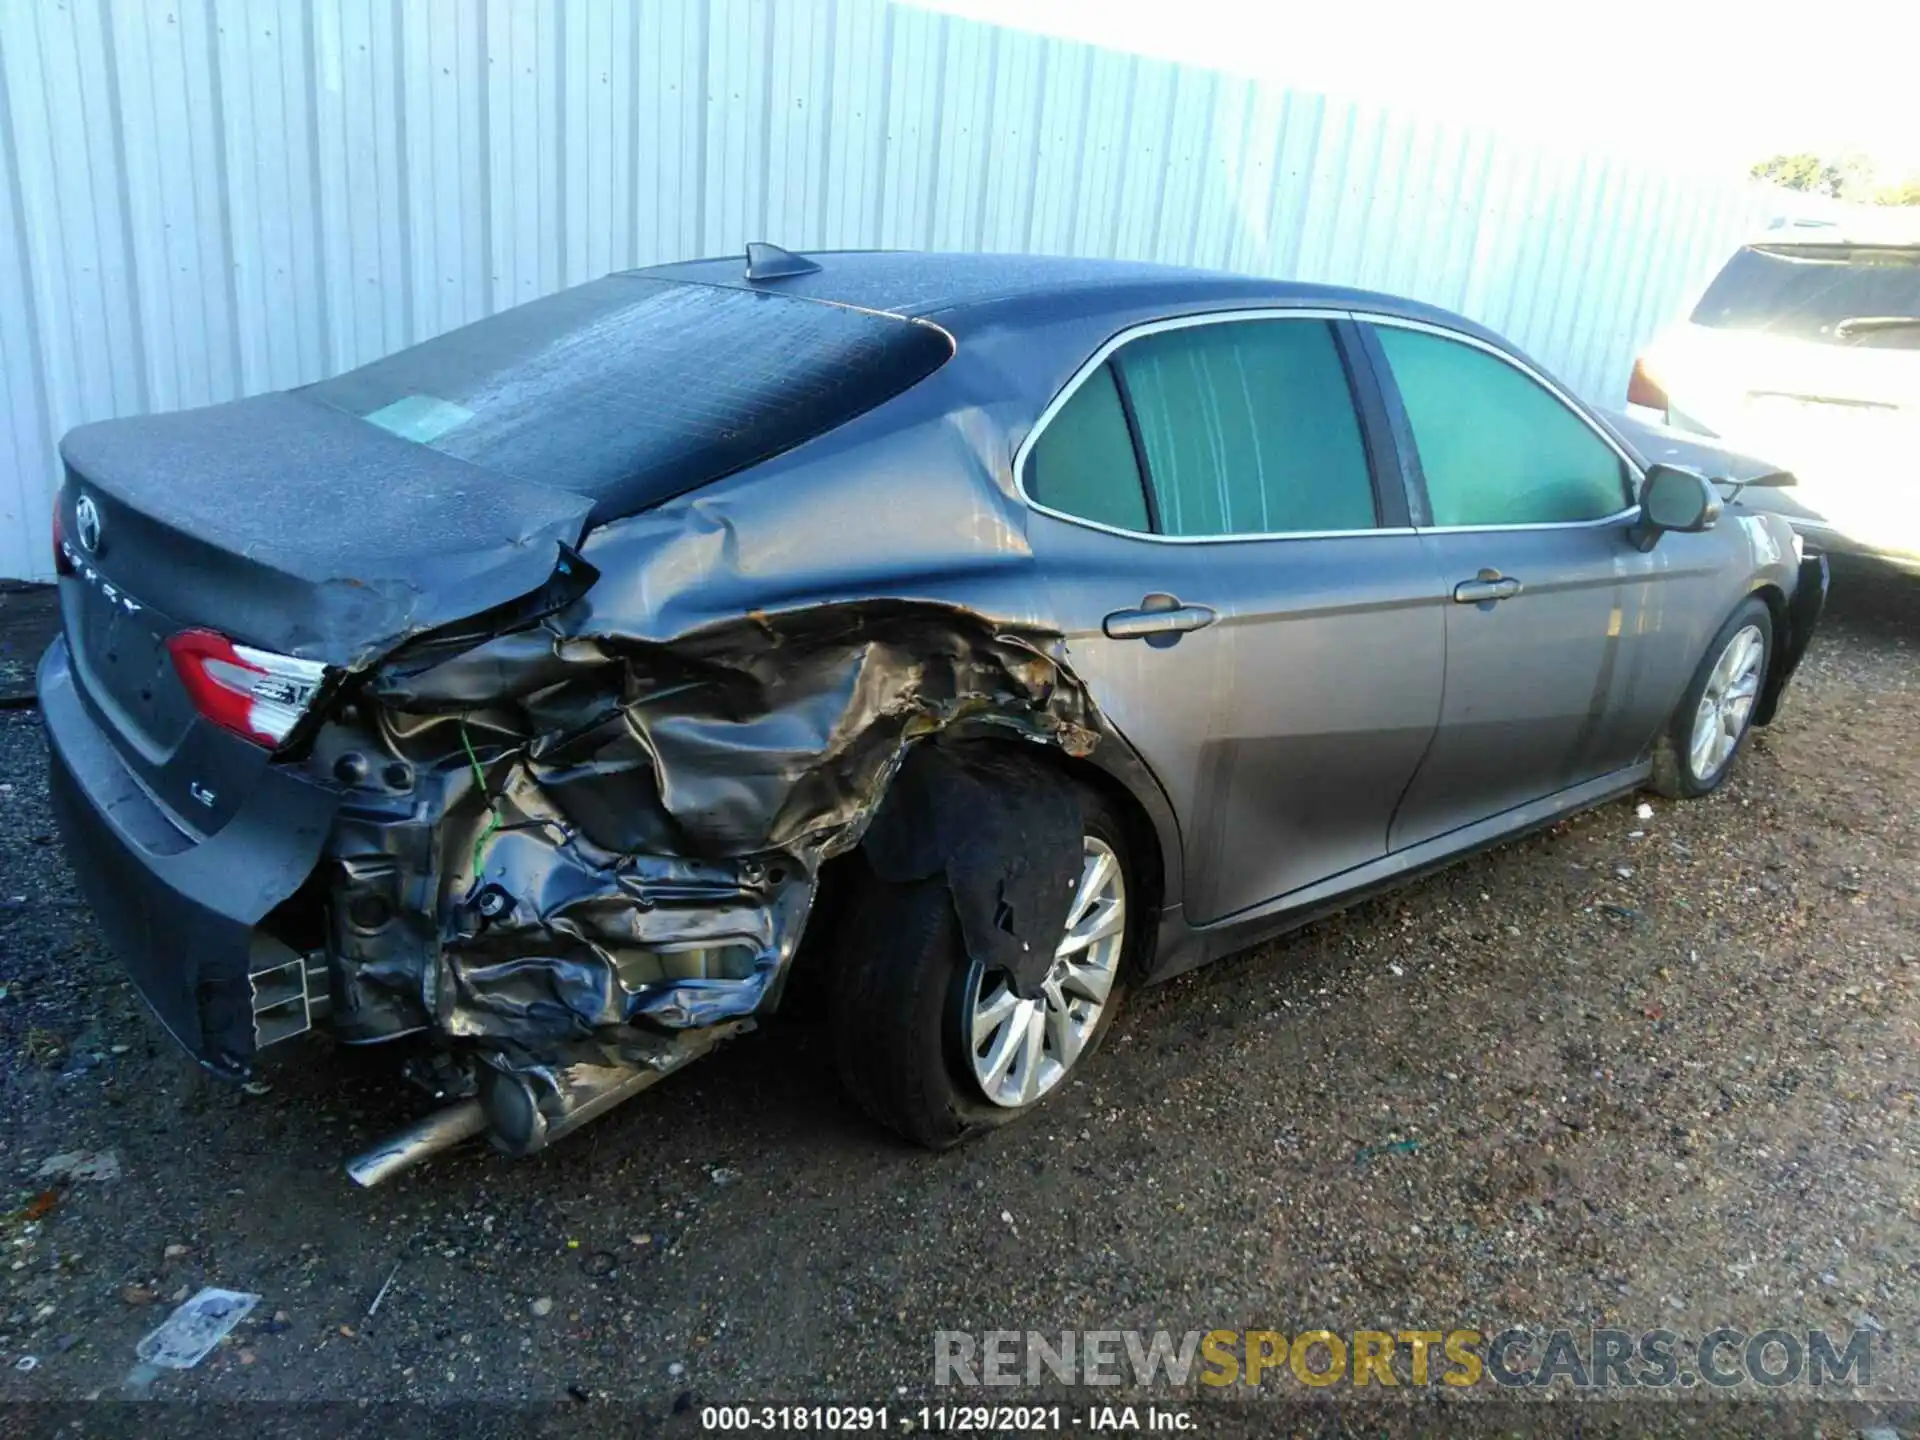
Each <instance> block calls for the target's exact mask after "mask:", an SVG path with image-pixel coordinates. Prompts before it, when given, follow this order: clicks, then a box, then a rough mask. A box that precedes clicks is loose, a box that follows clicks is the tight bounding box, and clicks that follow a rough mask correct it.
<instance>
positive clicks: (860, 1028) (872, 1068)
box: [833, 794, 1138, 1149]
mask: <svg viewBox="0 0 1920 1440" xmlns="http://www.w3.org/2000/svg"><path fill="white" fill-rule="evenodd" d="M1084 806H1085V817H1086V818H1085V824H1084V826H1083V831H1084V834H1083V837H1082V841H1081V852H1082V854H1081V872H1080V884H1079V886H1078V888H1077V889H1076V891H1075V893H1074V898H1073V902H1072V904H1071V906H1070V907H1069V909H1068V914H1067V923H1066V926H1065V928H1064V932H1063V934H1062V935H1061V937H1060V939H1059V941H1058V942H1057V944H1056V948H1055V951H1054V961H1053V966H1052V968H1051V969H1050V970H1049V972H1048V974H1047V976H1046V978H1045V979H1044V980H1043V981H1042V982H1041V985H1040V987H1039V993H1038V994H1036V995H1031V996H1026V997H1023V996H1021V995H1019V994H1017V993H1016V992H1015V991H1014V989H1013V987H1012V985H1011V984H1010V979H1011V977H1010V976H1008V975H1006V974H1005V973H1003V972H999V971H990V970H987V969H986V968H985V967H983V966H982V965H981V964H980V963H979V962H978V961H976V960H973V959H972V958H971V957H969V956H968V954H967V952H966V947H965V945H964V944H963V943H962V940H961V935H960V926H959V922H958V920H957V919H956V918H955V916H954V912H953V902H952V900H951V898H950V897H949V895H948V892H947V887H946V883H945V881H944V880H942V879H939V878H934V879H930V880H921V881H915V882H913V883H911V884H904V885H895V884H889V883H887V882H886V881H883V880H880V879H879V878H877V877H876V876H874V875H872V874H871V873H870V872H869V873H868V874H865V875H863V876H862V877H861V881H860V884H859V888H858V890H857V892H856V893H855V894H854V895H852V896H851V897H849V907H848V914H847V917H846V920H845V922H844V924H843V927H842V932H841V935H842V939H841V947H840V955H839V957H838V962H839V963H838V973H837V976H836V980H835V984H834V993H833V1029H834V1049H835V1054H836V1058H837V1060H838V1063H839V1070H840V1078H841V1081H842V1083H843V1084H844V1085H845V1086H846V1088H847V1091H848V1093H849V1094H850V1095H851V1096H852V1097H853V1099H854V1100H855V1101H856V1102H857V1103H858V1104H859V1105H860V1107H861V1108H862V1109H863V1110H865V1111H866V1112H867V1114H869V1115H870V1116H872V1117H873V1118H874V1119H875V1120H877V1121H879V1122H880V1123H881V1124H882V1125H884V1126H886V1127H887V1128H888V1129H890V1130H893V1131H894V1132H896V1133H897V1134H900V1135H902V1136H904V1137H906V1138H907V1139H909V1140H913V1141H915V1142H917V1143H918V1144H921V1145H926V1146H929V1147H931V1148H934V1149H944V1148H946V1147H947V1146H949V1145H953V1144H956V1143H957V1142H959V1141H961V1140H964V1139H965V1138H967V1137H968V1136H969V1135H971V1134H974V1133H976V1132H978V1131H981V1130H986V1129H991V1128H993V1127H994V1126H998V1125H1004V1124H1006V1123H1007V1122H1008V1121H1011V1120H1015V1119H1018V1118H1019V1117H1020V1116H1022V1115H1024V1114H1026V1113H1027V1112H1028V1111H1029V1110H1031V1109H1033V1108H1034V1107H1035V1106H1036V1105H1038V1104H1039V1103H1040V1102H1041V1101H1042V1100H1044V1099H1045V1098H1046V1097H1047V1096H1048V1095H1050V1094H1052V1093H1053V1092H1054V1091H1055V1090H1057V1089H1059V1088H1060V1087H1061V1086H1062V1085H1063V1084H1064V1083H1065V1081H1066V1079H1067V1077H1068V1076H1070V1075H1072V1074H1073V1073H1074V1072H1075V1071H1076V1070H1077V1068H1078V1067H1079V1066H1080V1065H1081V1064H1082V1063H1083V1062H1084V1061H1085V1060H1086V1058H1087V1056H1089V1055H1090V1054H1092V1053H1093V1051H1094V1050H1095V1049H1096V1048H1098V1046H1099V1044H1100V1041H1101V1040H1102V1039H1103V1038H1104V1037H1105V1035H1106V1032H1107V1029H1108V1027H1109V1026H1110V1025H1111V1024H1112V1023H1113V1017H1114V1014H1115V1013H1116V1012H1117V1011H1118V1010H1119V1008H1120V1004H1121V1002H1122V999H1123V998H1124V995H1125V992H1126V980H1127V974H1128V966H1129V963H1130V962H1131V960H1132V953H1131V951H1132V945H1131V940H1132V936H1133V934H1134V932H1135V930H1136V929H1137V926H1136V924H1135V921H1136V920H1137V918H1138V917H1137V916H1136V915H1135V914H1133V913H1131V912H1130V911H1129V909H1128V897H1129V895H1130V894H1132V893H1133V887H1132V886H1131V884H1130V882H1131V879H1132V871H1131V869H1130V868H1129V863H1128V857H1127V851H1126V841H1125V836H1124V834H1123V833H1122V831H1121V827H1120V825H1119V823H1118V822H1117V820H1116V818H1115V817H1114V816H1113V815H1112V813H1111V812H1110V811H1109V810H1108V808H1107V807H1106V806H1105V805H1104V804H1103V803H1102V802H1101V801H1100V800H1099V798H1098V797H1096V796H1093V795H1091V794H1089V795H1087V796H1086V797H1085V800H1084Z"/></svg>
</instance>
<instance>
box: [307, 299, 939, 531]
mask: <svg viewBox="0 0 1920 1440" xmlns="http://www.w3.org/2000/svg"><path fill="white" fill-rule="evenodd" d="M952 353H953V347H952V342H951V341H950V340H948V338H947V336H946V334H945V332H943V331H941V330H938V329H936V328H934V327H932V326H929V325H922V324H917V323H913V322H910V321H906V320H901V319H899V318H897V317H894V316H888V315H876V314H872V313H869V312H867V311H861V310H854V309H850V308H848V307H846V306H840V305H823V304H819V303H817V302H815V301H810V300H802V299H798V298H795V297H792V296H784V295H771V294H766V293H763V292H759V291H752V290H739V289H732V288H728V287H723V286H714V285H694V284H685V283H680V282H675V281H669V280H653V279H647V278H643V277H641V276H637V275H609V276H607V277H606V278H605V279H602V280H596V281H594V282H592V283H591V284H587V285H581V286H577V287H575V288H574V289H571V290H565V291H562V292H561V293H560V294H558V295H550V296H548V297H546V298H545V299H543V300H535V301H533V302H531V303H530V304H526V305H520V306H516V307H515V308H513V309H511V310H506V311H502V312H501V313H500V314H498V315H493V316H490V317H488V318H487V319H485V320H481V321H479V322H477V323H475V324H472V325H467V326H463V327H462V328H461V329H458V330H454V331H451V332H449V333H448V334H445V335H442V336H439V337H438V338H436V339H433V340H428V341H426V342H425V343H424V344H420V345H415V346H413V347H411V348H410V349H406V350H402V351H400V352H398V353H397V354H394V355H389V356H387V357H386V358H385V359H383V360H376V361H374V362H373V363H372V364H371V365H363V366H361V367H360V368H359V369H358V370H350V371H348V372H347V373H346V374H344V375H340V376H336V377H335V378H334V379H332V380H323V381H322V382H320V383H319V384H318V385H309V386H307V387H306V388H305V389H304V390H301V391H299V392H298V393H299V394H300V395H302V396H303V397H304V398H306V399H308V400H312V401H316V402H318V403H320V404H322V405H328V406H331V407H333V408H334V409H336V410H344V411H346V412H347V413H348V414H350V415H357V416H359V417H360V418H362V419H364V420H366V421H367V422H368V423H369V424H373V425H377V426H379V427H380V428H382V429H384V430H387V431H390V432H391V433H393V434H395V435H399V436H400V437H401V438H402V439H406V440H412V441H414V442H416V443H418V444H421V445H427V446H430V447H432V448H433V449H435V450H440V451H443V452H445V453H446V454H449V455H453V456H456V457H458V458H459V459H462V460H468V461H471V462H473V463H474V464H476V465H482V466H485V467H487V468H488V469H491V470H498V471H500V472H502V473H504V474H508V475H512V476H514V477H515V478H516V479H520V480H527V481H531V482H533V483H535V484H540V485H550V486H553V487H554V488H556V489H561V490H569V491H572V492H574V493H575V494H579V495H586V496H590V497H591V498H592V499H593V500H594V501H595V505H594V512H593V513H594V516H595V518H596V519H604V518H607V517H609V516H613V515H623V514H629V513H631V512H632V511H635V510H639V509H643V508H645V507H646V506H648V505H652V504H657V503H658V502H660V501H662V500H665V499H667V498H669V497H670V496H673V495H677V494H680V493H682V492H683V491H686V490H691V489H693V488H695V487H696V486H699V485H704V484H706V483H707V482H708V481H709V480H717V479H719V478H720V477H721V476H722V475H726V474H729V473H731V472H732V471H735V470H739V469H743V468H745V467H746V466H748V465H752V464H756V463H757V462H759V461H761V460H765V459H768V458H770V457H771V456H774V455H777V454H779V453H780V452H781V451H783V450H789V449H792V448H793V447H794V446H795V445H798V444H800V443H801V442H803V441H806V440H810V439H812V438H813V437H814V436H816V435H822V434H825V433H826V432H827V431H829V430H831V429H833V428H835V427H836V426H839V425H843V424H845V423H846V422H847V421H849V420H851V419H853V418H854V417H855V416H857V415H860V414H863V413H864V412H866V411H868V410H871V409H873V408H874V407H875V406H877V405H879V404H881V403H882V402H883V401H886V400H890V399H892V398H893V397H894V396H895V395H898V394H899V393H900V392H901V391H903V390H905V389H907V388H908V387H909V386H911V385H914V384H916V383H918V382H919V381H921V380H923V379H925V378H926V377H927V376H928V375H929V374H931V373H932V372H933V371H934V370H936V369H938V368H939V367H940V365H941V364H942V363H944V362H945V361H946V360H947V359H948V357H949V356H950V355H951V354H952Z"/></svg>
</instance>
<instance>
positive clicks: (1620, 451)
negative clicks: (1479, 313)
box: [1352, 310, 1646, 535]
mask: <svg viewBox="0 0 1920 1440" xmlns="http://www.w3.org/2000/svg"><path fill="white" fill-rule="evenodd" d="M1352 318H1353V319H1354V320H1355V321H1356V322H1357V323H1359V324H1361V325H1383V326H1391V327H1393V328H1395V329H1398V330H1418V331H1421V332H1423V333H1425V334H1428V335H1435V336H1438V337H1439V338H1440V339H1442V340H1451V341H1454V342H1455V343H1456V344H1461V345H1466V346H1469V347H1471V348H1472V349H1475V350H1479V351H1482V352H1483V353H1485V354H1488V355H1491V356H1493V358H1494V359H1496V360H1500V361H1503V362H1505V363H1506V364H1507V365H1509V366H1511V367H1512V368H1513V369H1515V370H1518V371H1519V372H1520V373H1521V374H1522V375H1525V376H1526V377H1527V378H1528V379H1529V380H1531V381H1533V382H1534V383H1535V384H1536V385H1538V386H1539V387H1540V388H1541V389H1543V390H1545V391H1546V392H1547V393H1548V394H1549V395H1551V396H1552V397H1553V398H1554V399H1555V400H1558V401H1559V402H1560V404H1561V405H1562V406H1563V407H1565V408H1566V409H1567V410H1568V411H1570V412H1571V413H1572V414H1573V415H1575V416H1576V417H1577V418H1578V419H1579V421H1580V423H1581V424H1583V425H1585V426H1586V427H1587V429H1589V430H1591V431H1592V432H1593V433H1594V434H1595V435H1597V436H1599V437H1600V440H1601V442H1602V443H1603V444H1604V445H1605V446H1606V447H1607V448H1608V449H1609V450H1611V451H1613V453H1614V454H1615V455H1617V456H1619V457H1620V463H1621V464H1622V465H1623V466H1625V467H1626V468H1625V471H1624V475H1625V488H1626V489H1627V491H1628V492H1629V493H1628V494H1627V495H1626V496H1625V497H1624V498H1625V499H1626V502H1627V503H1626V506H1625V508H1624V509H1620V510H1616V511H1614V512H1613V513H1612V514H1611V515H1602V516H1600V517H1599V518H1597V519H1593V520H1531V521H1524V522H1513V523H1505V524H1497V525H1418V526H1415V527H1414V528H1415V529H1416V530H1418V531H1419V533H1421V534H1423V535H1477V534H1480V533H1482V532H1484V531H1502V532H1505V531H1520V530H1592V529H1597V528H1599V527H1601V526H1607V525H1619V524H1622V523H1623V522H1626V521H1629V520H1632V519H1635V518H1637V517H1638V516H1639V514H1640V502H1639V501H1638V500H1637V499H1635V498H1633V497H1634V496H1635V495H1638V493H1639V491H1640V486H1641V484H1642V483H1643V482H1644V481H1645V480H1646V473H1645V472H1644V471H1643V470H1642V469H1641V468H1640V463H1639V462H1638V461H1637V460H1635V459H1634V458H1633V456H1631V455H1629V454H1628V453H1627V451H1626V449H1625V448H1624V447H1623V446H1622V445H1621V444H1620V442H1619V441H1618V440H1616V439H1614V438H1613V436H1611V435H1609V434H1608V433H1607V432H1606V431H1605V430H1604V429H1602V428H1601V426H1600V425H1599V424H1598V423H1596V422H1595V420H1594V418H1593V417H1592V416H1591V415H1589V414H1587V412H1586V407H1585V406H1583V405H1581V404H1580V402H1579V401H1578V400H1576V399H1575V398H1574V397H1573V396H1571V395H1570V394H1568V393H1567V391H1566V390H1565V389H1564V388H1563V387H1562V386H1561V385H1559V384H1558V383H1557V382H1556V381H1554V380H1553V379H1552V378H1551V377H1549V376H1547V375H1543V374H1542V373H1541V372H1540V371H1539V370H1537V369H1535V368H1534V367H1533V366H1532V365H1529V364H1528V363H1526V362H1525V361H1524V360H1521V359H1520V358H1519V357H1518V356H1515V355H1512V354H1510V353H1508V352H1507V351H1505V350H1503V349H1501V348H1500V347H1499V346H1498V345H1493V344H1489V343H1488V342H1487V341H1485V340H1482V339H1481V338H1480V337H1479V336H1477V335H1468V334H1465V333H1464V332H1462V331H1459V330H1450V329H1448V328H1447V327H1446V326H1444V325H1435V324H1432V323H1431V322H1429V321H1425V320H1413V319H1409V318H1407V317H1405V316H1401V315H1385V314H1380V313H1377V312H1372V311H1365V310H1356V311H1354V312H1352ZM1374 349H1375V350H1376V351H1377V363H1376V366H1375V368H1376V369H1377V370H1381V371H1383V372H1384V373H1382V374H1379V375H1377V376H1376V377H1375V378H1376V380H1377V381H1378V383H1379V385H1380V389H1381V391H1382V392H1383V394H1384V395H1385V396H1386V397H1387V403H1388V404H1389V405H1390V406H1391V407H1392V408H1393V410H1394V412H1395V413H1396V414H1397V415H1398V417H1399V420H1400V422H1401V423H1402V424H1404V426H1405V429H1406V444H1407V445H1410V446H1411V447H1412V449H1411V451H1410V452H1403V461H1404V460H1406V459H1410V460H1411V461H1412V478H1413V479H1414V480H1415V482H1416V483H1417V484H1418V486H1419V490H1420V502H1421V507H1422V509H1423V510H1424V511H1425V513H1426V514H1428V515H1431V514H1432V513H1433V500H1432V497H1431V496H1430V495H1429V494H1428V493H1427V476H1426V471H1425V470H1424V469H1423V468H1421V466H1420V444H1419V439H1418V437H1416V436H1415V435H1414V433H1413V424H1412V421H1411V420H1410V419H1408V417H1407V413H1406V406H1405V404H1404V403H1403V402H1402V400H1401V398H1400V382H1399V380H1398V379H1397V378H1396V377H1395V376H1394V373H1393V365H1392V363H1391V362H1390V361H1389V360H1388V359H1387V356H1386V353H1385V350H1384V349H1383V348H1378V347H1374Z"/></svg>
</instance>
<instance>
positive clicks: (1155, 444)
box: [1115, 320, 1376, 535]
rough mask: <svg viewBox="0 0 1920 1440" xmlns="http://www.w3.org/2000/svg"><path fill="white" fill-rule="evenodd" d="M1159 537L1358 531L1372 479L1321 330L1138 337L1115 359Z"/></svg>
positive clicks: (1204, 330) (1369, 503)
mask: <svg viewBox="0 0 1920 1440" xmlns="http://www.w3.org/2000/svg"><path fill="white" fill-rule="evenodd" d="M1115 363H1116V364H1118V366H1119V367H1120V373H1121V376H1122V378H1123V380H1124V381H1125V383H1126V387H1127V393H1128V396H1129V398H1130V399H1131V400H1132V402H1133V411H1134V419H1135V422H1136V423H1137V424H1138V426H1139V428H1140V445H1141V449H1142V450H1143V451H1144V452H1145V455H1146V462H1147V478H1148V483H1149V484H1151V485H1152V487H1153V495H1154V501H1155V507H1156V509H1157V511H1158V515H1159V521H1160V530H1161V532H1162V533H1164V534H1167V535H1280V534H1288V533H1301V532H1310V531H1320V530H1366V529H1371V528H1372V527H1373V526H1374V525H1375V523H1376V518H1375V512H1374V503H1373V480H1372V473H1371V471H1370V470H1369V468H1368V465H1367V451H1366V444H1365V442H1364V441H1363V440H1362V439H1361V435H1360V422H1359V419H1358V417H1357V416H1356V415H1355V414H1354V409H1353V395H1352V392H1351V390H1350V389H1349V388H1348V385H1347V374H1346V367H1345V366H1344V365H1343V364H1342V362H1341V359H1340V352H1339V349H1338V347H1337V346H1336V345H1335V343H1334V338H1333V329H1332V327H1331V326H1330V325H1329V324H1328V322H1326V321H1324V320H1246V321H1223V322H1221V323H1219V324H1210V325H1193V326H1187V327H1185V328H1182V329H1178V330H1167V331H1162V332H1160V333H1158V334H1154V335H1148V336H1145V337H1143V338H1141V339H1139V340H1135V341H1134V342H1132V343H1131V344H1129V345H1127V346H1125V347H1124V348H1123V349H1121V350H1120V351H1119V352H1118V354H1117V356H1116V357H1115Z"/></svg>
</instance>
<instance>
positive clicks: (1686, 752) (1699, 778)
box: [1650, 596, 1773, 800]
mask: <svg viewBox="0 0 1920 1440" xmlns="http://www.w3.org/2000/svg"><path fill="white" fill-rule="evenodd" d="M1749 626H1751V627H1753V628H1755V629H1757V630H1758V631H1759V632H1760V647H1761V648H1760V674H1759V683H1760V684H1761V685H1762V686H1763V687H1764V685H1765V683H1766V677H1767V676H1768V675H1769V674H1770V673H1771V671H1772V666H1773V612H1772V611H1771V610H1769V609H1768V608H1767V604H1766V602H1765V601H1764V600H1761V599H1759V598H1757V597H1754V596H1749V597H1748V598H1747V599H1745V600H1743V601H1741V602H1740V604H1739V605H1738V606H1737V607H1736V608H1735V609H1734V612H1733V614H1731V615H1729V616H1728V617H1727V623H1726V624H1724V625H1722V626H1721V627H1720V629H1719V631H1718V632H1717V633H1716V634H1715V635H1714V637H1713V640H1712V642H1711V643H1710V644H1708V646H1707V653H1706V654H1705V655H1704V656H1702V657H1701V660H1700V665H1699V667H1698V668H1697V669H1696V670H1695V671H1694V672H1693V679H1692V680H1690V681H1688V682H1687V688H1686V689H1685V691H1683V692H1682V693H1681V696H1680V704H1679V705H1678V706H1677V707H1676V708H1675V710H1674V712H1673V718H1672V719H1671V720H1669V721H1668V722H1667V728H1666V729H1665V730H1664V731H1663V732H1661V735H1660V738H1659V739H1658V740H1657V741H1655V742H1654V747H1653V778H1652V780H1651V782H1650V783H1651V785H1652V788H1653V790H1654V791H1655V793H1657V794H1660V795H1664V796H1666V797H1667V798H1668V799H1670V800H1697V799H1699V798H1700V797H1701V796H1702V795H1711V794H1712V793H1713V792H1714V791H1715V790H1718V789H1719V788H1720V786H1721V784H1722V783H1723V782H1724V781H1725V780H1726V778H1727V775H1728V773H1729V772H1730V771H1732V769H1733V762H1734V761H1735V760H1736V759H1738V758H1739V755H1740V751H1741V749H1742V747H1743V746H1745V744H1746V743H1747V735H1748V734H1749V733H1750V731H1751V730H1752V728H1753V707H1752V706H1749V707H1748V709H1747V714H1746V718H1745V719H1744V720H1743V721H1742V722H1741V723H1740V730H1739V734H1738V735H1736V736H1735V737H1734V742H1733V747H1732V748H1731V749H1730V750H1729V751H1727V753H1726V756H1725V758H1724V759H1722V760H1721V761H1720V763H1719V764H1718V765H1717V766H1713V767H1711V768H1710V769H1709V771H1708V773H1705V774H1701V773H1699V771H1698V770H1696V768H1695V764H1694V758H1693V754H1692V740H1693V727H1694V721H1695V719H1696V717H1697V716H1698V714H1699V710H1700V701H1701V697H1702V696H1703V695H1705V693H1706V690H1707V684H1708V681H1709V680H1710V679H1711V678H1712V676H1713V672H1714V667H1715V666H1716V665H1718V664H1719V663H1720V660H1721V657H1722V656H1724V655H1725V654H1726V653H1727V649H1728V647H1729V646H1730V645H1732V644H1733V642H1734V638H1735V637H1736V636H1738V635H1739V634H1740V633H1741V632H1742V631H1744V630H1746V629H1747V628H1748V627H1749ZM1757 698H1758V697H1757V696H1756V703H1757Z"/></svg>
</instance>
